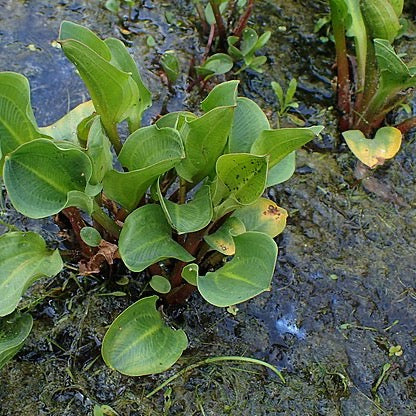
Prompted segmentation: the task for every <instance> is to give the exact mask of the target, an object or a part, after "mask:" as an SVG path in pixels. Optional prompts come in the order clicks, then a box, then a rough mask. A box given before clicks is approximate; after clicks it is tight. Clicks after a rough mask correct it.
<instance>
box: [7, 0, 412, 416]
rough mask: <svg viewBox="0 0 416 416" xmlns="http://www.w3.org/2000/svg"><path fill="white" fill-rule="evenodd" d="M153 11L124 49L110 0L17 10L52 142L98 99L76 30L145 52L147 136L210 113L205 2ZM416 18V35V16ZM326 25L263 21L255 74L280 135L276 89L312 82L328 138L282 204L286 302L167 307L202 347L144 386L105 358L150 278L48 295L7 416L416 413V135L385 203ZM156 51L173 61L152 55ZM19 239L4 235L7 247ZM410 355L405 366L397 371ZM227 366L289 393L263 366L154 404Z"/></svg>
mask: <svg viewBox="0 0 416 416" xmlns="http://www.w3.org/2000/svg"><path fill="white" fill-rule="evenodd" d="M52 3H53V4H52ZM140 3H141V6H140V7H139V8H138V9H137V11H135V12H134V13H135V16H133V17H135V18H136V21H135V22H134V23H128V22H127V23H126V24H125V25H124V33H123V32H122V31H121V30H120V28H121V24H120V18H119V17H117V16H114V15H112V14H111V13H110V12H108V11H106V10H105V9H104V8H103V7H102V2H99V1H96V0H95V1H92V0H90V1H88V0H83V1H66V0H63V1H58V2H47V1H44V0H42V1H34V0H32V1H31V0H28V1H11V0H0V70H2V71H3V70H9V71H17V72H21V73H23V74H24V75H26V76H27V77H28V78H29V80H30V83H31V86H32V103H33V106H34V110H35V114H36V117H37V120H38V122H39V124H40V125H47V124H49V123H52V122H54V121H55V120H57V119H58V118H60V117H61V116H62V115H63V114H64V113H65V112H66V111H67V109H68V108H72V107H74V106H75V105H76V104H78V103H80V102H81V101H83V100H85V98H86V96H87V92H86V90H85V88H84V87H83V85H82V82H81V81H80V80H79V78H78V77H77V75H76V73H75V71H74V69H73V67H72V66H71V64H70V63H69V62H68V61H67V60H66V58H65V57H64V56H63V53H62V51H60V50H59V49H57V48H56V47H54V46H56V45H55V44H54V43H53V41H54V39H56V37H57V33H58V29H59V24H60V22H61V20H63V19H68V20H72V21H76V22H79V23H82V24H85V25H87V26H88V27H90V28H91V29H93V30H95V31H96V32H97V33H99V34H100V35H101V36H103V37H105V36H109V35H111V36H116V37H118V38H120V39H123V40H124V41H125V42H126V44H128V45H129V46H130V47H131V49H130V51H131V52H132V53H133V55H134V57H135V58H136V60H137V62H138V64H139V67H140V69H141V72H142V74H143V77H144V79H145V80H146V81H147V83H148V85H149V87H150V89H151V90H152V92H153V94H154V106H153V108H152V109H151V110H150V111H149V113H148V114H147V115H146V119H147V122H150V121H151V120H152V119H153V118H154V117H155V116H156V115H157V114H159V113H160V112H161V111H166V110H168V111H173V110H178V109H183V108H185V109H190V110H195V109H196V107H195V104H194V103H195V102H197V101H198V99H199V98H198V97H195V96H194V95H189V94H188V93H187V92H186V88H184V86H183V83H184V81H185V79H186V74H187V72H188V70H189V65H190V60H191V58H192V57H193V56H197V57H200V56H202V54H203V52H204V46H205V45H204V39H203V37H201V36H200V35H199V34H198V33H197V26H198V22H197V20H196V16H195V12H194V10H193V6H192V4H191V2H185V1H183V2H182V1H181V2H160V1H157V2H156V1H155V2H152V1H147V0H146V1H144V2H140ZM173 3H175V4H173ZM408 12H409V15H408V17H409V18H410V21H411V18H412V10H411V8H409V10H408ZM326 13H327V5H326V3H325V2H322V1H319V2H313V4H311V2H310V1H306V0H304V1H301V0H291V1H290V2H287V1H280V0H279V1H276V2H275V1H259V2H257V3H256V8H255V12H254V15H253V17H252V19H251V22H252V23H253V24H254V25H255V26H256V28H257V29H258V30H259V31H262V30H272V31H273V35H272V38H271V40H270V42H269V44H268V45H267V47H266V48H265V52H266V55H267V56H268V64H267V67H266V70H265V72H264V73H263V74H258V73H254V72H251V71H247V72H243V73H242V74H240V79H241V80H242V82H241V88H240V94H241V95H246V96H248V97H250V98H252V99H254V100H255V101H256V102H258V104H259V105H260V106H261V107H262V108H264V109H265V111H266V113H267V114H268V115H269V116H270V117H271V119H272V120H273V121H274V122H276V100H275V97H274V95H273V92H272V90H271V88H270V82H271V81H272V80H277V81H279V82H281V83H282V84H283V85H285V84H286V85H287V83H288V82H289V80H290V78H292V77H296V78H297V79H298V82H299V89H298V93H297V94H296V98H297V100H298V101H299V103H300V107H299V110H298V116H299V117H300V118H302V119H303V120H304V122H305V123H306V125H313V124H323V125H325V127H326V128H325V132H324V134H323V136H322V138H321V139H319V140H315V141H314V142H313V143H312V144H310V145H309V146H308V147H307V148H306V149H303V150H301V151H299V152H298V156H297V170H296V174H295V175H294V176H293V177H292V178H291V179H290V180H289V181H288V182H286V183H284V184H282V185H279V186H277V187H274V188H273V189H270V190H269V191H268V193H269V197H271V198H272V199H274V200H275V201H276V202H278V204H279V205H281V206H283V207H285V208H286V209H287V210H288V211H289V214H290V217H289V220H288V226H287V228H286V230H285V231H284V233H283V234H282V235H281V236H279V238H278V240H277V241H278V246H279V260H278V264H277V268H276V273H275V276H274V279H273V286H272V290H271V291H270V292H267V293H264V294H262V295H260V296H258V297H257V298H255V299H253V300H251V301H249V302H246V303H244V304H241V305H238V312H237V314H236V315H235V316H234V315H232V314H231V313H229V312H227V311H226V310H224V309H219V308H215V307H213V306H211V305H208V304H206V303H204V302H203V300H202V299H201V297H199V296H197V295H194V296H193V297H192V298H191V299H190V300H189V302H187V304H186V305H184V306H181V307H177V308H165V309H164V313H165V314H166V318H167V319H168V321H169V322H170V324H172V325H174V326H178V327H182V328H183V329H184V330H185V332H186V333H187V335H188V338H189V348H188V349H187V350H186V351H185V353H184V355H183V357H182V358H181V359H180V360H179V361H178V363H177V364H176V365H175V366H174V367H173V368H172V369H170V370H169V371H167V372H166V373H164V374H161V375H156V376H149V377H140V378H129V377H125V376H122V375H120V374H118V373H116V372H114V371H112V370H110V369H109V368H107V367H106V366H105V364H104V363H103V361H102V359H101V357H100V345H101V341H102V338H103V336H104V333H105V331H106V329H107V327H108V325H109V324H110V323H111V322H112V321H113V320H114V318H115V317H116V316H117V315H118V314H119V313H120V312H121V311H122V310H123V309H124V308H126V307H127V306H128V305H130V304H131V303H133V302H134V301H136V300H137V299H138V297H139V296H140V293H141V291H142V290H143V288H144V285H145V281H144V279H140V278H132V277H131V276H127V277H128V279H129V283H128V284H127V285H120V284H118V283H117V281H119V282H120V280H119V279H120V277H121V276H120V274H118V273H117V270H114V271H113V275H112V276H111V277H110V278H108V279H106V280H105V279H104V278H102V277H100V276H97V277H88V278H86V277H79V276H77V274H76V269H75V270H72V268H70V269H67V270H66V271H65V272H64V273H62V274H61V275H60V276H59V277H57V278H55V279H43V280H41V281H38V282H36V284H35V285H34V286H33V287H32V289H31V290H30V292H29V293H28V295H27V296H25V297H24V298H23V300H22V303H21V306H22V307H29V308H30V309H31V310H32V313H33V316H34V328H33V330H32V333H31V335H30V337H29V338H28V340H27V342H26V345H25V346H24V348H23V349H22V350H21V351H20V352H19V354H18V355H17V356H16V357H15V358H14V359H13V360H12V361H11V362H10V363H8V364H7V365H6V367H4V368H3V369H2V370H1V371H0V415H1V416H16V415H19V416H20V415H22V416H26V415H42V416H52V415H53V416H55V415H56V416H58V415H60V416H62V415H63V416H79V415H92V409H93V406H94V405H95V404H106V405H109V406H111V407H112V408H113V409H114V410H115V411H116V412H117V413H118V414H119V415H123V416H124V415H137V416H138V415H140V416H141V415H186V416H188V415H189V416H191V415H202V416H203V415H236V416H237V415H247V416H249V415H250V416H252V415H255V416H263V415H273V416H280V415H308V416H309V415H311V416H312V415H313V416H314V415H328V416H332V415H334V416H335V415H345V416H358V415H391V416H396V415H400V416H402V415H403V416H410V415H414V414H416V381H415V378H416V362H415V357H416V288H415V277H416V204H415V194H416V192H415V191H416V188H415V178H416V140H415V133H414V132H413V133H412V132H411V133H410V134H409V135H408V136H407V137H406V138H405V140H404V144H403V147H402V149H401V151H400V153H399V154H398V156H397V157H396V158H395V159H393V160H392V161H390V162H388V163H386V164H385V165H384V166H383V167H381V168H379V169H378V170H377V171H376V172H374V175H373V179H371V180H370V182H369V183H370V186H367V187H366V189H367V190H366V189H365V188H364V187H363V184H362V183H360V182H357V180H356V179H355V177H354V169H355V165H356V160H355V158H354V156H353V155H352V154H351V153H350V152H348V151H347V149H346V148H345V146H344V145H343V144H342V142H341V139H340V137H339V135H338V133H337V130H336V113H335V110H334V109H333V104H334V92H333V88H332V79H333V68H332V63H333V48H332V45H331V43H330V42H324V41H323V40H322V39H320V38H319V37H320V36H322V35H323V34H324V33H323V32H320V33H314V26H315V23H316V20H317V19H318V18H319V17H323V16H325V14H326ZM413 19H414V14H413ZM121 20H123V17H121ZM124 20H125V19H124ZM411 25H412V22H411ZM324 32H325V28H324ZM413 33H414V32H413ZM149 34H151V35H152V36H153V37H154V39H155V40H156V46H155V47H149V46H148V45H147V36H148V35H149ZM414 43H415V42H414V37H412V36H408V37H407V38H406V37H405V38H403V39H402V40H401V41H400V44H399V45H398V48H399V50H400V51H401V52H404V53H405V52H407V53H408V55H409V56H412V55H414V52H415V51H416V47H415V44H414ZM412 45H413V46H412ZM168 49H175V50H177V51H178V54H179V56H180V60H181V63H182V69H183V75H182V78H180V80H179V81H178V83H177V84H176V85H175V86H174V87H173V89H172V90H171V91H169V89H168V88H167V86H166V85H165V84H164V83H163V80H162V78H161V76H160V68H159V65H158V62H159V57H160V54H161V53H163V51H165V50H168ZM413 113H416V110H415V105H414V103H413ZM402 116H403V114H398V115H396V117H402ZM283 124H286V125H289V121H288V120H286V121H284V123H283ZM371 186H373V187H372V188H371ZM369 189H370V190H373V191H376V193H374V192H369V191H368V190H369ZM1 201H2V206H1V209H2V217H1V218H2V221H4V222H5V223H7V224H12V225H14V226H16V227H18V228H19V229H22V230H26V229H31V230H35V231H38V232H41V234H42V235H43V236H44V237H45V238H47V240H48V242H49V244H50V245H52V246H56V245H58V244H59V239H57V237H56V232H57V231H58V229H57V226H56V225H55V224H54V223H53V221H52V220H50V219H47V220H42V221H41V222H36V223H34V222H32V221H29V220H27V219H24V218H21V217H20V216H19V215H18V214H16V213H15V212H14V211H13V210H12V208H11V207H10V206H9V204H8V201H7V198H6V197H5V194H4V193H3V196H2V200H1ZM6 230H7V227H6V226H4V225H0V232H1V233H3V232H5V231H6ZM114 292H124V293H125V294H126V295H125V296H114V295H112V293H114ZM396 346H400V347H401V351H402V353H401V354H400V353H398V354H397V355H395V354H394V353H393V354H392V352H391V350H390V348H391V347H396ZM220 355H243V356H250V357H255V358H258V359H262V360H265V361H268V362H270V363H272V364H273V365H276V366H277V368H278V369H280V370H281V371H282V373H283V375H284V377H285V379H286V383H285V384H283V383H282V382H281V381H280V380H279V379H278V378H277V377H276V376H275V375H274V374H273V373H271V372H267V371H266V370H264V369H263V368H261V367H256V366H251V365H246V364H236V363H221V364H217V365H209V366H203V367H201V368H198V369H194V370H192V371H190V372H188V373H186V374H185V375H184V376H182V377H179V378H178V379H176V380H175V381H174V382H173V383H172V384H171V385H170V386H169V387H168V388H167V389H164V390H163V391H161V392H159V393H157V394H156V395H155V396H153V397H152V398H151V399H146V398H145V396H146V394H147V393H149V392H150V391H151V390H152V389H154V388H155V387H157V386H158V385H159V384H161V383H162V382H163V381H164V380H165V379H166V378H167V377H168V376H170V375H172V374H175V373H176V372H178V371H180V370H181V369H183V368H185V367H186V366H188V365H190V364H193V363H195V362H197V361H199V360H202V359H204V358H206V357H211V356H220ZM387 363H388V364H390V369H389V370H388V371H387V372H386V374H385V375H384V376H383V377H382V373H383V366H384V365H385V364H387Z"/></svg>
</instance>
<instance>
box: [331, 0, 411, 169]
mask: <svg viewBox="0 0 416 416" xmlns="http://www.w3.org/2000/svg"><path fill="white" fill-rule="evenodd" d="M403 3H404V1H403V0H365V1H360V0H330V8H331V21H332V28H333V36H334V41H335V48H336V63H337V75H338V77H337V84H338V108H339V110H340V112H341V115H340V123H339V125H340V129H341V131H344V133H343V135H344V138H345V139H346V141H347V144H348V146H349V147H350V149H351V150H352V151H353V153H354V154H355V155H356V156H357V157H358V158H359V159H360V161H361V162H363V163H364V164H365V165H367V166H369V167H371V168H373V167H375V166H377V165H380V164H383V162H384V160H385V159H389V158H391V157H393V156H394V155H395V154H396V153H397V151H398V150H399V148H400V144H401V138H402V133H404V132H406V131H407V130H409V129H410V128H411V127H413V126H415V125H416V119H414V118H412V119H409V120H407V121H405V122H403V123H401V124H400V125H398V126H396V127H390V126H388V127H382V128H380V126H381V125H382V123H383V122H384V120H385V117H386V115H387V114H388V113H389V112H390V111H392V110H393V109H395V108H397V107H398V106H400V105H402V104H403V103H405V101H406V100H407V99H408V98H409V96H411V95H413V93H414V87H415V86H416V76H415V75H416V65H415V63H414V62H413V61H411V62H410V63H408V64H406V63H405V62H404V61H403V60H402V59H401V57H400V56H399V55H398V54H397V53H396V52H395V50H394V48H393V46H392V44H393V42H394V40H395V39H397V38H398V37H399V36H400V35H401V34H402V31H403V27H404V26H405V21H404V19H402V18H401V14H402V10H403ZM347 37H351V38H353V45H354V52H355V53H354V52H351V50H350V48H349V43H348V42H347ZM350 57H353V58H350ZM372 135H375V137H374V139H373V140H369V139H368V138H369V137H371V136H372Z"/></svg>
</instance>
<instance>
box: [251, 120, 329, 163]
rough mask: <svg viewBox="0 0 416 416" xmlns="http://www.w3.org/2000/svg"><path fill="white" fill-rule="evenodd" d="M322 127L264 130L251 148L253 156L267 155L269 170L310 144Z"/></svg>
mask: <svg viewBox="0 0 416 416" xmlns="http://www.w3.org/2000/svg"><path fill="white" fill-rule="evenodd" d="M322 129H323V126H315V127H304V128H286V129H277V130H264V131H262V132H261V134H260V136H259V137H258V138H257V139H256V141H255V142H254V143H253V145H252V146H251V153H253V154H255V155H269V156H270V159H269V169H270V168H273V166H275V165H276V164H277V163H279V162H280V161H281V160H283V159H284V158H285V157H286V156H288V155H289V154H290V153H292V152H293V151H294V150H296V149H299V148H300V147H302V146H303V145H305V144H306V143H308V142H310V141H311V140H312V139H313V138H314V137H316V136H317V135H318V134H319V133H320V132H321V131H322Z"/></svg>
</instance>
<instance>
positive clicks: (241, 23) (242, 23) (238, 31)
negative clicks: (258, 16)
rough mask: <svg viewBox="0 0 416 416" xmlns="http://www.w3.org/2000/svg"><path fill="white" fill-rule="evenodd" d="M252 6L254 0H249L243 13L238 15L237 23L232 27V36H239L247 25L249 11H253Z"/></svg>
mask: <svg viewBox="0 0 416 416" xmlns="http://www.w3.org/2000/svg"><path fill="white" fill-rule="evenodd" d="M253 8H254V0H249V1H248V4H247V7H246V10H245V12H244V14H243V15H242V16H241V17H240V20H239V21H238V22H237V25H236V27H235V29H234V32H233V34H234V36H238V37H239V38H240V37H241V34H242V33H243V30H244V29H245V27H246V26H247V22H248V19H250V16H251V13H252V12H253Z"/></svg>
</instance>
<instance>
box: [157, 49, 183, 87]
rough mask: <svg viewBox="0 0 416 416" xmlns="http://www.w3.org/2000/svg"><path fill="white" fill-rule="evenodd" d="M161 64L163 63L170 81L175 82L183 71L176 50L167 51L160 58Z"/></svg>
mask: <svg viewBox="0 0 416 416" xmlns="http://www.w3.org/2000/svg"><path fill="white" fill-rule="evenodd" d="M160 65H162V68H163V70H164V71H165V73H166V75H167V77H168V79H169V82H171V83H174V82H175V81H176V80H177V79H178V77H179V74H180V73H181V68H180V63H179V59H178V57H177V56H176V52H175V51H166V52H165V53H164V54H163V55H162V57H161V58H160Z"/></svg>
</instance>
